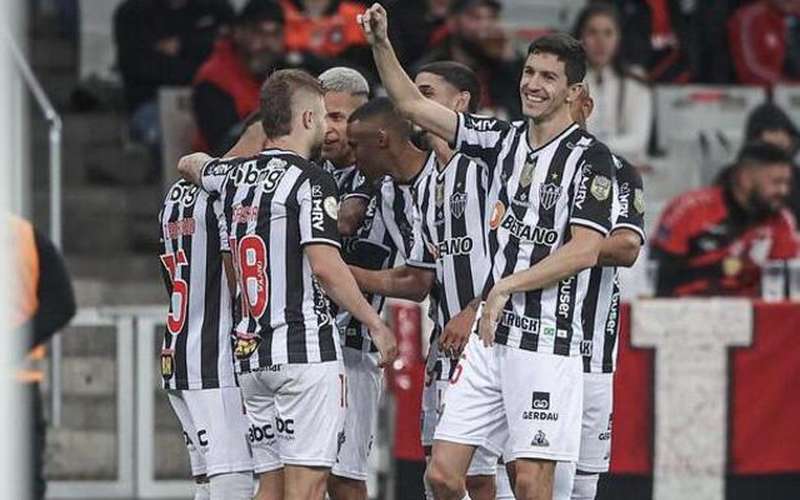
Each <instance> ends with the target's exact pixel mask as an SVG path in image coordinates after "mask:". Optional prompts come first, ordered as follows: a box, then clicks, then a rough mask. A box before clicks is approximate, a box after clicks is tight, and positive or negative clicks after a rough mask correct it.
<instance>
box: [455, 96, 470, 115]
mask: <svg viewBox="0 0 800 500" xmlns="http://www.w3.org/2000/svg"><path fill="white" fill-rule="evenodd" d="M470 99H472V94H470V93H469V92H467V91H463V92H459V93H458V97H456V111H458V112H459V113H461V112H466V111H467V110H468V109H469V101H470Z"/></svg>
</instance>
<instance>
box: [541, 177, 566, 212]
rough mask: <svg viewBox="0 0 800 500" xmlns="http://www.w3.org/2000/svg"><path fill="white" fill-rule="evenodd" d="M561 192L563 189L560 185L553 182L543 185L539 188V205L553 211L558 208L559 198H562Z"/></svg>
mask: <svg viewBox="0 0 800 500" xmlns="http://www.w3.org/2000/svg"><path fill="white" fill-rule="evenodd" d="M561 191H562V188H561V186H560V185H559V184H555V183H553V182H548V183H547V184H542V185H541V186H540V187H539V204H540V205H542V206H543V207H544V209H545V210H551V209H552V208H553V207H554V206H556V202H557V201H558V198H560V197H561Z"/></svg>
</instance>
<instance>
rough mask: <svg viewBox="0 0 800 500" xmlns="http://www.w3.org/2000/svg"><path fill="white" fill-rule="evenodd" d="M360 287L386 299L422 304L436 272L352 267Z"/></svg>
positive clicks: (403, 268)
mask: <svg viewBox="0 0 800 500" xmlns="http://www.w3.org/2000/svg"><path fill="white" fill-rule="evenodd" d="M350 271H352V273H353V276H354V277H355V279H356V282H357V283H358V287H359V288H361V290H362V291H364V292H367V293H377V294H379V295H383V296H385V297H394V298H398V299H408V300H413V301H415V302H422V301H423V300H424V299H425V297H426V296H427V295H428V293H429V292H430V290H431V288H432V287H433V280H434V278H435V274H434V271H432V270H430V269H422V268H419V267H412V266H400V267H395V268H392V269H385V270H382V271H370V270H368V269H362V268H360V267H355V266H350Z"/></svg>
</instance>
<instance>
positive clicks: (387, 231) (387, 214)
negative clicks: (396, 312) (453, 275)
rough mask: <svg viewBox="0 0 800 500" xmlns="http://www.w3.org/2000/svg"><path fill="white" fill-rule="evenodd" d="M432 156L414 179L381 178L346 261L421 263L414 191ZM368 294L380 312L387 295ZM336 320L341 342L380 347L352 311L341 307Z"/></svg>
mask: <svg viewBox="0 0 800 500" xmlns="http://www.w3.org/2000/svg"><path fill="white" fill-rule="evenodd" d="M432 162H433V157H432V155H431V156H429V157H428V158H427V159H426V161H425V164H424V165H423V167H422V169H421V171H420V173H419V174H418V175H417V176H416V178H415V179H414V180H412V182H410V183H408V184H400V183H398V182H396V181H394V180H393V179H392V178H391V177H385V178H384V179H382V180H381V181H379V183H380V185H379V186H378V187H377V189H376V193H375V195H374V196H372V198H371V199H370V201H369V204H368V206H367V211H366V214H365V215H364V219H363V220H362V222H361V225H360V226H359V228H358V229H357V231H356V236H355V237H354V238H350V239H348V241H347V242H346V245H345V249H344V258H345V262H347V263H348V264H351V265H354V266H358V267H362V268H365V269H371V270H381V269H388V268H390V267H393V266H394V265H396V264H399V263H400V262H405V263H406V264H408V265H419V263H416V262H415V261H414V260H413V259H412V258H411V257H412V255H411V250H412V247H414V244H415V241H418V240H419V239H420V235H419V234H418V230H417V229H416V228H415V226H414V223H413V218H412V217H413V213H414V211H413V207H414V198H413V194H412V192H413V191H415V190H416V186H417V185H418V183H419V182H420V181H421V179H423V178H424V177H425V175H424V174H425V173H426V172H427V171H429V169H430V168H432ZM365 298H366V299H367V301H368V302H369V303H370V304H371V305H372V307H373V308H374V309H375V310H376V311H377V312H378V314H380V313H381V312H382V310H383V306H384V303H385V302H386V298H385V297H384V296H382V295H379V294H369V293H368V294H365ZM336 323H337V325H338V326H339V330H340V332H341V334H342V345H344V346H345V347H349V348H352V349H358V350H361V351H372V352H375V351H377V348H376V347H375V346H374V345H373V344H372V341H371V340H370V337H369V332H368V330H367V328H366V327H365V326H364V325H362V324H361V322H359V321H358V320H357V319H355V318H354V317H353V316H352V315H351V314H350V313H349V312H347V311H340V312H339V314H338V316H337V318H336Z"/></svg>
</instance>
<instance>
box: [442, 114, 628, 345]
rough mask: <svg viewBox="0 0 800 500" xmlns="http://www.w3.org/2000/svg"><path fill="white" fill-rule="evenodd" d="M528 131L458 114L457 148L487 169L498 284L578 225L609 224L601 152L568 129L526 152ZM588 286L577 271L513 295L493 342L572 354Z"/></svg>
mask: <svg viewBox="0 0 800 500" xmlns="http://www.w3.org/2000/svg"><path fill="white" fill-rule="evenodd" d="M527 134H528V128H527V126H519V127H518V126H514V125H512V124H510V123H507V122H503V121H501V120H498V119H495V118H484V117H478V116H473V115H466V114H459V118H458V130H457V133H456V148H457V149H458V150H459V151H461V152H463V153H464V154H466V155H469V156H471V157H475V158H478V159H480V160H482V161H483V162H484V163H485V164H486V166H487V169H488V172H489V179H490V185H489V200H490V201H491V204H490V206H489V207H487V212H489V214H488V219H489V221H490V224H489V231H490V234H489V246H490V249H491V251H492V271H491V275H490V278H489V279H488V280H487V287H485V288H484V292H488V289H489V288H490V287H491V286H492V285H493V284H494V283H496V282H497V281H498V280H500V279H502V278H504V277H505V276H508V275H510V274H514V273H518V272H521V271H524V270H526V269H528V268H530V267H531V266H534V265H536V264H537V263H538V262H540V261H541V260H542V259H544V258H546V257H547V256H549V255H550V254H551V253H553V252H554V251H555V250H556V249H558V248H559V247H561V246H562V245H564V244H565V243H567V242H568V240H569V235H570V227H571V226H573V225H581V226H585V227H588V228H591V229H593V230H596V231H598V232H600V233H601V234H603V235H605V234H607V233H608V231H609V229H610V226H611V220H610V219H611V199H610V198H611V197H612V196H611V194H612V191H613V186H612V179H613V176H614V171H613V166H612V160H611V155H610V153H609V152H608V149H607V148H606V147H605V146H604V145H603V144H601V143H599V142H598V141H596V140H595V139H594V138H593V137H592V136H591V135H589V134H587V133H586V132H584V131H582V130H580V129H579V128H578V127H577V125H575V124H573V125H571V126H570V127H568V128H566V129H565V130H564V131H563V132H562V133H561V134H559V135H558V136H557V137H555V138H553V139H552V140H551V141H550V142H548V143H547V144H545V145H543V146H541V147H539V148H532V147H531V146H530V145H529V144H528V137H527ZM588 284H589V272H588V270H587V271H584V272H581V273H579V274H578V275H576V276H573V277H571V278H568V279H566V280H564V281H562V282H561V283H559V284H557V285H555V286H551V287H548V288H545V289H541V290H534V291H529V292H524V293H515V294H512V296H511V298H510V300H509V302H508V303H507V304H506V306H505V309H504V310H503V312H502V314H501V317H500V321H499V323H498V326H497V331H496V341H497V342H498V343H501V344H505V345H509V346H512V347H518V348H521V349H526V350H531V351H538V352H546V353H551V354H556V355H563V356H576V355H578V354H579V352H580V341H581V340H582V335H583V332H582V325H581V319H582V314H581V309H582V304H583V300H584V297H585V295H586V290H587V288H588Z"/></svg>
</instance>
